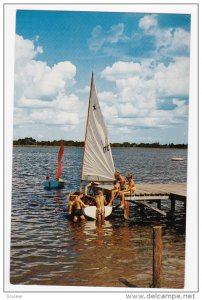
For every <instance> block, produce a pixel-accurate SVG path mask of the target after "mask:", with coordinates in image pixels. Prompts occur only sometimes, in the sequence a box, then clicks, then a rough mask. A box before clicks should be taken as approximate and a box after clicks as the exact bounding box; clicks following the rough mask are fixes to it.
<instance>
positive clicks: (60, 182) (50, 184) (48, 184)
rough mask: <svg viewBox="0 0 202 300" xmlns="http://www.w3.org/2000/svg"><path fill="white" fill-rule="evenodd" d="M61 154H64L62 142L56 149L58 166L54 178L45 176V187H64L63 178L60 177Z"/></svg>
mask: <svg viewBox="0 0 202 300" xmlns="http://www.w3.org/2000/svg"><path fill="white" fill-rule="evenodd" d="M63 155H64V144H63V143H62V144H61V146H60V149H59V151H58V167H57V172H56V175H55V180H50V178H49V176H47V177H46V181H44V182H43V186H44V187H45V188H46V189H57V188H61V187H64V181H63V179H61V175H62V159H63Z"/></svg>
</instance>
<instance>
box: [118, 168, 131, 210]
mask: <svg viewBox="0 0 202 300" xmlns="http://www.w3.org/2000/svg"><path fill="white" fill-rule="evenodd" d="M126 179H127V180H128V183H127V185H126V188H125V189H124V190H122V191H119V196H120V198H121V204H120V206H119V208H123V207H124V205H125V196H126V195H127V196H131V195H132V194H133V193H134V192H135V182H134V180H133V175H132V174H128V175H127V176H126Z"/></svg>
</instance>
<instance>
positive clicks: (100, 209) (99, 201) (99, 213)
mask: <svg viewBox="0 0 202 300" xmlns="http://www.w3.org/2000/svg"><path fill="white" fill-rule="evenodd" d="M94 201H95V203H96V207H97V210H96V219H97V222H98V223H99V224H100V223H101V222H102V223H104V220H105V207H104V205H105V204H107V201H106V199H105V197H104V196H103V192H102V191H101V190H99V191H98V195H97V196H96V197H95V200H94Z"/></svg>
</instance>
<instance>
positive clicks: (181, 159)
mask: <svg viewBox="0 0 202 300" xmlns="http://www.w3.org/2000/svg"><path fill="white" fill-rule="evenodd" d="M171 160H173V161H183V160H184V158H182V157H173V158H171Z"/></svg>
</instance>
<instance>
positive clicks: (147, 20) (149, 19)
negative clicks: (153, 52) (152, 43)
mask: <svg viewBox="0 0 202 300" xmlns="http://www.w3.org/2000/svg"><path fill="white" fill-rule="evenodd" d="M157 25H158V21H157V16H156V15H147V16H144V17H143V18H141V19H140V21H139V27H140V28H141V29H143V30H148V29H151V28H154V27H156V26H157Z"/></svg>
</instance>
